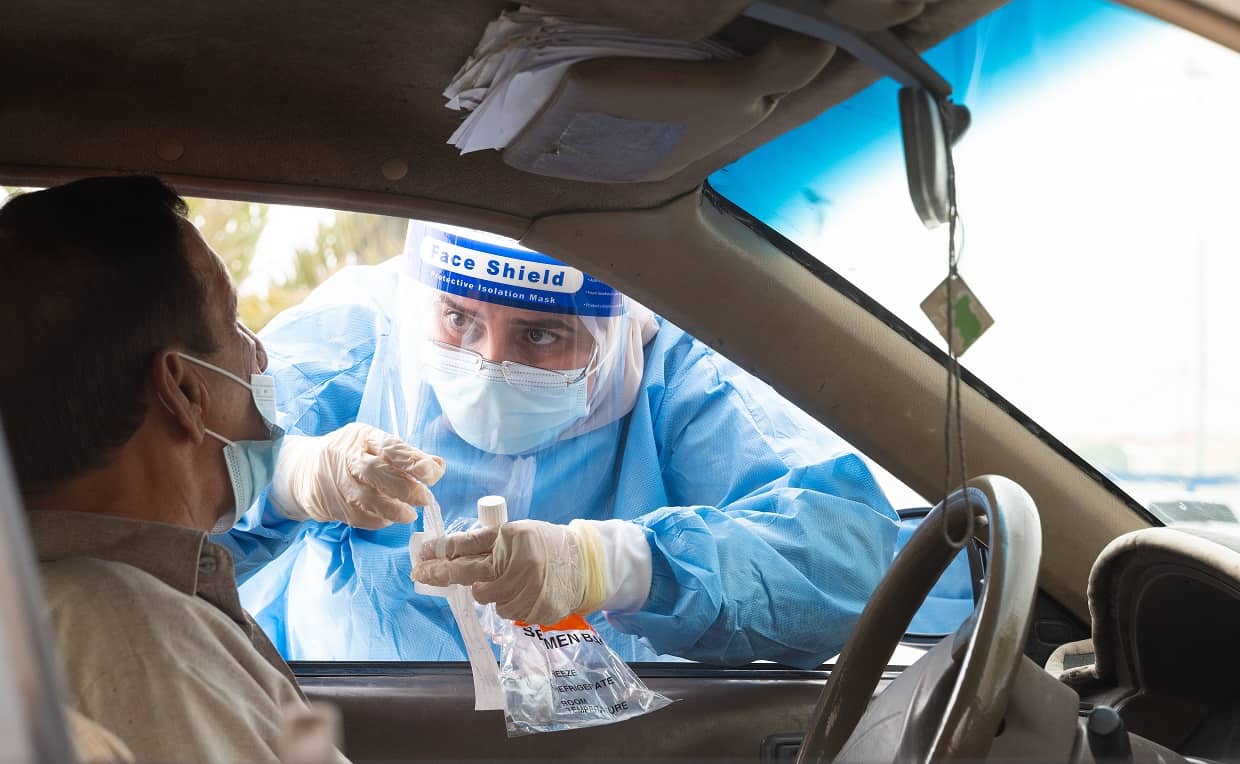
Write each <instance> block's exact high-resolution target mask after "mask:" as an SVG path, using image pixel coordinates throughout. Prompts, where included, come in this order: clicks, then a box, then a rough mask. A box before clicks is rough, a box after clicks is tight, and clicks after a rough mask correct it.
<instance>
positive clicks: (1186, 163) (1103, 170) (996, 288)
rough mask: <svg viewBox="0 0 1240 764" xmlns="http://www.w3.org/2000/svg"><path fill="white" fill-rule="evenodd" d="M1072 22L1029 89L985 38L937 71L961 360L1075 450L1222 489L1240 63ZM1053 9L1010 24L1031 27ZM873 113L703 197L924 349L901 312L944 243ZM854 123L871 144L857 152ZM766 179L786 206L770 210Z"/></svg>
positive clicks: (1131, 26)
mask: <svg viewBox="0 0 1240 764" xmlns="http://www.w3.org/2000/svg"><path fill="white" fill-rule="evenodd" d="M1090 5H1091V3H1087V2H1081V3H1080V4H1079V5H1078V6H1075V7H1086V6H1090ZM1092 5H1093V6H1096V10H1097V12H1096V13H1094V14H1093V15H1092V16H1091V17H1090V18H1089V19H1088V20H1087V21H1088V23H1082V24H1078V25H1077V26H1075V27H1071V28H1069V27H1067V26H1065V27H1064V28H1063V31H1062V34H1059V33H1058V32H1057V34H1059V37H1058V38H1055V37H1051V36H1050V35H1046V34H1044V35H1043V36H1042V37H1040V38H1039V37H1038V36H1037V35H1036V34H1035V35H1034V36H1032V38H1031V39H1032V42H1031V43H1029V44H1028V46H1027V47H1026V48H1025V49H1024V53H1025V54H1027V55H1029V57H1030V60H1033V61H1036V64H1037V66H1036V69H1035V70H1034V71H1030V70H1029V68H1028V67H1025V68H1022V67H1021V66H1020V65H1014V64H1013V62H1012V61H1005V60H1003V57H1002V55H1000V54H999V52H998V51H997V50H995V49H994V48H993V47H991V48H989V49H988V48H987V45H986V42H987V37H986V35H984V34H982V35H979V37H978V39H977V40H975V41H969V42H970V44H972V43H973V42H976V43H977V45H976V47H975V48H967V46H959V48H958V49H957V50H956V51H954V52H952V51H949V53H952V54H953V56H954V58H951V59H950V60H947V61H946V64H947V67H946V69H947V70H948V71H945V74H951V73H952V72H955V73H956V75H957V76H958V77H961V76H962V77H963V79H955V80H953V81H954V82H956V83H957V84H958V85H959V84H960V83H962V82H963V83H965V85H964V87H958V91H959V92H960V93H961V94H962V95H963V98H964V101H965V103H966V104H968V105H969V106H970V108H971V109H972V110H973V124H972V127H971V128H970V130H969V132H968V134H967V135H966V136H965V137H964V139H963V140H962V141H961V142H960V144H958V146H957V147H956V152H955V156H956V167H957V177H958V198H959V206H960V210H961V216H962V219H963V225H964V251H963V257H962V260H961V265H960V269H961V274H962V275H963V277H964V279H965V280H966V281H967V283H968V284H969V285H970V287H971V288H972V289H973V291H974V292H975V293H976V295H977V296H978V297H979V298H980V300H981V301H982V303H983V304H984V305H985V306H986V308H987V309H988V310H989V312H990V313H991V314H992V315H993V316H994V318H995V319H996V324H995V326H994V327H993V328H992V329H991V330H990V331H989V332H988V333H987V334H986V335H984V336H983V337H982V338H981V339H980V340H979V341H978V342H977V344H976V345H974V346H973V347H972V348H970V349H969V350H968V352H967V353H966V354H965V356H964V358H963V361H964V364H965V365H966V366H967V367H968V368H969V369H970V370H972V371H974V372H975V373H977V374H978V375H979V376H980V377H981V378H982V379H983V380H985V381H986V382H987V383H988V384H989V385H991V386H992V387H993V388H995V389H996V390H997V391H998V392H999V393H1000V394H1002V395H1004V396H1005V397H1006V398H1007V399H1008V400H1009V401H1011V402H1013V403H1014V404H1015V405H1016V406H1017V407H1019V408H1021V409H1022V410H1024V411H1025V413H1027V414H1029V415H1031V416H1032V417H1033V418H1034V419H1035V420H1036V421H1038V422H1039V424H1041V425H1043V426H1044V427H1046V428H1047V429H1048V430H1050V431H1051V432H1053V433H1055V434H1057V435H1058V436H1059V437H1060V438H1061V439H1062V440H1065V441H1066V442H1068V443H1069V445H1072V446H1073V447H1078V448H1084V447H1088V446H1091V445H1098V444H1100V443H1101V444H1106V443H1111V444H1118V445H1119V446H1121V447H1122V448H1123V450H1124V452H1125V458H1126V459H1127V460H1128V463H1129V466H1130V467H1131V468H1132V469H1138V470H1145V471H1150V470H1153V471H1167V472H1174V473H1178V474H1193V473H1195V472H1198V471H1200V472H1205V473H1228V474H1233V475H1240V396H1238V395H1237V394H1236V393H1237V389H1236V388H1237V385H1236V380H1240V352H1237V351H1238V349H1240V342H1237V340H1240V336H1238V335H1240V299H1237V297H1236V295H1235V290H1236V289H1237V285H1240V227H1238V226H1240V181H1238V179H1240V141H1236V140H1235V138H1234V136H1235V135H1237V134H1240V98H1238V97H1237V95H1236V94H1238V93H1240V55H1237V54H1235V53H1234V52H1232V51H1230V50H1227V49H1225V48H1222V47H1220V46H1217V45H1215V44H1213V43H1210V42H1208V41H1205V40H1202V39H1200V38H1197V37H1195V36H1194V35H1191V34H1189V33H1187V32H1183V31H1181V30H1178V29H1174V28H1171V27H1168V26H1166V25H1164V24H1162V23H1160V22H1156V21H1153V20H1149V19H1147V18H1145V17H1142V16H1140V15H1139V14H1136V13H1135V12H1131V11H1126V10H1123V11H1120V10H1118V9H1116V10H1112V9H1111V8H1110V7H1108V6H1106V5H1104V4H1102V3H1093V4H1092ZM1062 7H1064V6H1058V5H1048V3H1047V2H1046V0H1040V1H1039V0H1022V1H1021V2H1017V3H1013V5H1012V6H1011V8H1012V9H1013V11H1014V13H1016V14H1021V13H1023V14H1025V15H1026V17H1027V18H1026V19H1025V20H1030V19H1032V20H1033V21H1040V20H1043V19H1039V18H1038V15H1039V14H1040V13H1041V12H1042V9H1047V8H1052V9H1053V11H1052V12H1051V15H1053V14H1054V13H1056V12H1059V9H1060V8H1062ZM1057 21H1058V20H1057ZM1009 22H1010V20H1005V21H992V22H991V23H992V24H995V25H999V24H1008V23H1009ZM1000 31H1002V32H1004V33H1011V31H1012V30H1011V28H1007V27H1005V28H1003V29H1001V30H1000ZM960 49H965V54H964V55H962V54H961V52H960ZM996 57H998V59H999V60H998V61H997V62H996V60H995V59H996ZM944 63H945V62H944V60H943V56H940V58H939V61H938V64H937V65H939V66H940V67H943V66H944ZM961 73H963V74H961ZM949 78H950V77H949ZM880 97H881V98H882V99H885V100H883V101H882V102H881V103H880V102H878V101H877V100H875V99H877V98H880ZM958 97H959V96H958ZM875 99H871V100H872V101H874V102H873V103H867V102H865V101H864V100H863V99H858V101H857V103H855V104H852V105H849V104H846V105H845V107H844V108H843V109H842V110H841V111H840V112H838V113H837V114H838V115H842V116H836V117H831V115H832V112H828V113H827V115H824V117H823V118H821V119H822V124H821V125H819V126H818V127H817V128H813V127H809V128H806V130H805V132H804V133H803V134H802V135H801V136H800V137H799V138H797V139H796V140H793V141H790V143H791V145H790V146H788V147H786V148H785V150H784V151H785V156H783V157H780V156H779V154H778V152H777V151H775V150H774V149H775V148H777V147H772V150H771V151H769V152H768V153H767V155H766V156H762V155H761V153H760V152H755V156H753V157H751V162H752V164H750V165H746V164H745V163H744V161H742V162H738V163H737V165H736V166H734V167H733V168H730V172H726V171H725V173H721V174H719V175H717V176H716V177H715V178H712V183H714V184H716V186H717V187H719V188H720V190H721V191H722V192H723V193H724V194H725V195H728V196H729V197H730V198H732V199H733V200H734V201H737V202H738V203H739V204H740V205H741V206H742V207H745V208H746V209H750V210H751V211H754V212H755V214H759V216H760V217H763V218H764V219H765V220H767V221H768V222H769V223H771V224H772V225H773V226H774V227H776V228H778V229H779V230H781V232H783V233H785V235H789V236H790V238H792V239H793V240H794V241H796V242H797V243H798V244H800V245H801V246H802V247H804V248H805V249H807V250H808V251H809V252H811V253H813V254H815V255H816V256H818V257H820V258H821V259H822V260H823V261H824V262H826V263H827V264H828V265H830V266H831V267H832V268H834V269H835V270H837V271H838V272H840V273H841V274H843V275H844V276H845V277H847V278H848V279H850V280H852V281H853V282H854V283H855V284H857V285H858V286H860V287H861V288H862V289H863V290H864V291H866V292H867V293H869V294H870V295H871V296H873V297H875V298H876V299H878V300H879V301H880V302H882V303H883V304H884V305H886V306H887V307H888V308H890V309H891V310H892V311H893V312H895V313H896V314H897V315H898V316H900V317H901V318H902V319H904V320H905V321H907V322H908V323H909V324H910V325H912V326H913V327H914V328H916V329H917V330H919V331H921V332H922V333H923V334H925V335H926V336H927V337H931V338H933V339H934V340H936V341H937V342H938V344H939V346H940V347H942V346H943V342H942V340H941V338H939V336H938V334H937V332H936V330H935V329H934V328H933V326H932V324H931V323H930V321H929V319H927V318H926V317H925V316H924V315H923V314H922V313H921V310H920V307H919V306H920V303H921V301H922V300H923V299H924V298H925V297H926V295H928V294H929V293H930V291H931V290H932V289H933V288H934V287H936V286H937V285H938V284H939V282H940V281H941V280H942V279H943V277H944V276H945V274H946V231H945V228H946V227H944V228H942V229H938V230H934V231H928V230H926V229H925V227H924V226H923V225H922V224H921V222H920V220H919V219H918V218H917V216H916V214H915V212H914V211H913V208H912V205H911V202H910V201H909V199H908V192H907V184H906V182H905V179H904V174H903V173H904V170H903V163H902V160H903V157H902V151H901V148H900V144H899V137H898V134H897V133H896V130H895V126H896V124H897V123H896V114H895V109H894V100H895V98H894V87H892V88H890V89H889V90H888V91H887V92H883V93H878V94H877V95H876V96H875ZM888 102H890V106H889V108H888V109H887V110H886V111H883V109H884V108H885V107H887V106H888ZM848 108H852V109H854V110H857V113H852V114H850V113H849V112H848ZM862 109H869V110H871V111H872V112H873V116H871V115H869V114H860V113H859V111H860V110H862ZM832 119H834V120H835V121H834V122H832V121H831V120H832ZM867 120H868V121H867ZM883 120H885V122H883ZM857 124H863V125H865V126H866V127H867V129H868V130H870V132H882V128H875V125H886V128H885V134H884V137H883V138H882V139H879V140H872V139H871V140H870V142H869V143H859V142H856V141H854V140H853V136H851V135H850V134H849V132H848V131H849V129H853V128H854V127H855V126H856V125H857ZM814 129H817V132H816V133H815V132H812V131H813V130H814ZM790 135H791V134H790ZM797 141H799V144H798V143H797ZM833 141H834V143H833ZM837 146H845V147H847V148H843V149H842V148H837ZM832 150H835V151H838V152H840V153H839V154H838V155H837V156H835V157H834V160H835V161H834V165H833V166H832V167H831V169H829V170H825V171H823V172H821V173H820V175H819V176H818V177H806V176H805V174H806V170H805V160H806V157H809V158H811V159H812V158H813V157H815V156H816V155H818V154H822V155H823V156H824V157H825V156H826V154H827V153H828V152H830V151H832ZM794 158H798V159H800V160H801V162H800V164H799V165H795V166H793V167H792V168H791V169H776V170H775V171H773V174H771V173H772V171H770V170H763V169H762V168H770V167H772V166H775V165H777V164H778V161H773V160H778V159H782V160H783V161H784V163H786V164H789V165H793V164H794V163H793V162H792V161H791V160H793V159H794ZM821 166H824V167H825V166H826V164H825V160H824V164H823V165H821ZM763 172H766V173H768V175H766V176H764V175H763V174H762V173H763ZM781 173H783V174H782V175H781ZM796 174H800V176H801V177H797V176H796ZM764 177H773V178H775V182H776V183H779V182H784V183H790V182H794V181H795V182H803V186H804V189H805V190H803V191H802V192H801V194H800V195H799V196H797V195H792V196H787V195H785V197H784V198H782V199H772V198H771V196H770V194H769V193H766V196H763V193H764V192H765V190H766V189H768V188H770V187H771V186H769V185H768V186H765V187H764V186H763V185H762V183H761V181H762V179H763V178H764ZM716 181H719V182H718V183H717V182H716ZM744 184H748V186H746V185H744ZM787 187H788V188H793V189H795V188H797V186H796V185H795V184H794V185H790V186H787ZM751 188H752V189H758V190H757V191H756V192H754V193H753V194H750V195H749V196H748V197H747V196H746V195H747V193H749V189H751ZM814 202H819V203H816V204H815V203H814ZM1238 506H1240V505H1238Z"/></svg>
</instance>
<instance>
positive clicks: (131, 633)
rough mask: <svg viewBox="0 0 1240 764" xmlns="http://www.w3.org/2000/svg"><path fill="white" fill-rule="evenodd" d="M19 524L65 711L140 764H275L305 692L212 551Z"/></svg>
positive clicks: (34, 518) (221, 552)
mask: <svg viewBox="0 0 1240 764" xmlns="http://www.w3.org/2000/svg"><path fill="white" fill-rule="evenodd" d="M27 517H28V519H29V521H30V526H31V532H32V534H33V536H34V541H35V546H36V548H37V551H38V557H39V567H40V568H41V570H42V573H43V583H44V587H45V590H46V591H45V594H46V598H47V605H48V613H49V619H50V621H51V626H52V630H53V632H54V634H55V637H56V643H57V647H58V654H59V657H60V659H61V663H62V665H63V668H64V672H65V678H66V680H67V684H68V687H69V693H70V698H69V702H70V704H71V705H72V706H73V707H74V708H76V709H78V710H79V711H81V712H82V713H83V714H85V715H86V716H88V717H89V718H90V719H92V720H94V721H95V722H97V723H98V724H100V725H102V726H103V727H104V728H106V729H108V730H110V731H111V732H113V733H115V734H116V735H117V736H118V737H119V738H120V739H121V740H122V741H124V743H125V745H127V746H128V747H129V749H130V750H131V751H132V752H133V754H134V756H135V757H136V758H137V760H138V761H140V762H148V761H149V762H173V761H176V762H181V761H202V762H228V763H230V764H231V762H242V761H245V762H250V761H260V762H276V761H278V755H277V753H278V748H279V734H280V725H281V719H282V718H285V717H286V716H287V715H288V714H292V713H296V712H299V711H301V710H303V709H304V708H305V707H306V700H305V696H304V695H303V694H302V692H301V690H300V688H299V687H298V686H297V680H296V679H295V678H294V677H293V673H292V671H291V670H290V669H289V667H288V664H286V663H285V662H284V660H283V659H282V658H281V657H280V655H279V653H278V652H276V649H275V647H274V646H272V644H271V642H270V641H269V640H268V639H267V637H266V635H265V634H263V631H262V629H260V628H259V627H258V625H257V624H255V622H254V620H253V619H252V618H250V616H249V614H247V613H246V612H245V611H244V610H243V609H242V608H241V600H240V597H239V596H238V593H237V585H236V582H235V580H234V578H233V566H232V558H231V557H230V556H229V554H228V552H227V551H226V550H225V549H224V548H223V547H220V546H217V545H216V544H212V543H211V542H210V541H208V540H207V534H205V533H203V532H201V531H196V530H192V529H187V528H182V527H179V526H174V525H166V524H163V523H149V522H139V521H134V520H125V519H121V518H117V517H110V516H105V515H92V514H82V513H77V512H31V513H29V514H28V515H27ZM339 758H340V759H342V760H343V757H339Z"/></svg>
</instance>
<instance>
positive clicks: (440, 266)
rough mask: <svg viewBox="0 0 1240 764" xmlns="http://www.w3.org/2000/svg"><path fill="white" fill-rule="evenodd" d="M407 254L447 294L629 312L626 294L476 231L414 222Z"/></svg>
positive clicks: (415, 271) (607, 313)
mask: <svg viewBox="0 0 1240 764" xmlns="http://www.w3.org/2000/svg"><path fill="white" fill-rule="evenodd" d="M405 255H406V262H407V267H408V268H409V272H410V275H411V276H413V277H414V279H415V280H416V281H419V282H421V283H422V284H425V285H426V286H429V287H431V288H433V289H436V290H438V291H440V292H443V293H445V294H450V295H456V296H458V297H466V298H469V299H473V300H480V301H482V302H489V303H493V304H495V305H504V306H507V307H511V308H520V309H523V310H537V311H543V312H547V313H560V314H565V315H573V316H580V317H595V318H608V317H616V316H620V315H623V314H624V305H625V302H624V297H623V296H622V295H621V294H620V293H619V292H617V291H616V290H615V289H612V288H611V287H610V286H608V285H607V284H604V283H603V282H602V281H599V280H598V279H596V278H594V277H593V276H590V275H589V274H587V273H583V272H582V271H579V270H577V269H576V268H573V267H571V266H568V265H564V264H563V263H560V262H559V261H557V260H554V259H552V258H550V257H547V256H546V255H542V254H539V253H537V252H534V251H532V250H528V249H524V248H518V247H514V246H512V245H507V244H504V243H500V242H498V241H495V240H494V239H492V238H490V237H487V238H483V236H481V235H478V234H475V233H473V232H469V234H466V233H461V232H456V231H453V230H450V229H442V228H439V227H434V226H429V225H420V224H417V223H412V224H410V227H409V235H408V238H407V239H406V243H405Z"/></svg>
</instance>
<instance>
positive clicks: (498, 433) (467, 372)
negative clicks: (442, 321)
mask: <svg viewBox="0 0 1240 764" xmlns="http://www.w3.org/2000/svg"><path fill="white" fill-rule="evenodd" d="M427 352H428V354H429V355H428V363H427V372H428V373H427V379H428V380H429V381H430V384H431V387H432V388H433V389H434V391H435V397H436V398H438V399H439V405H440V406H441V407H442V408H443V412H444V415H445V416H447V418H448V422H449V423H450V424H451V425H452V429H453V430H455V431H456V434H457V435H460V436H461V439H462V440H464V441H465V442H466V443H469V444H470V445H471V446H473V447H474V448H478V449H481V450H483V451H486V452H487V453H491V454H502V455H512V454H521V453H525V452H526V451H531V450H533V449H535V448H538V447H540V446H544V445H547V444H548V443H551V442H552V441H554V440H555V439H556V438H558V437H559V436H560V434H561V433H563V432H564V431H565V430H567V429H568V428H569V427H571V426H573V425H574V424H576V423H577V422H579V421H581V419H582V418H584V417H585V415H586V413H587V411H588V410H589V408H588V406H587V403H586V381H587V378H588V376H589V375H587V374H586V373H585V371H586V370H585V369H573V370H569V371H546V370H542V369H535V368H532V367H529V366H522V365H520V364H499V363H494V362H491V361H486V360H483V359H482V358H481V357H480V356H478V355H476V354H474V353H471V352H469V351H465V350H461V349H459V348H452V347H447V346H445V345H443V344H441V343H437V342H432V343H428V350H427Z"/></svg>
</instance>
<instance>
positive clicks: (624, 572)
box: [413, 520, 651, 625]
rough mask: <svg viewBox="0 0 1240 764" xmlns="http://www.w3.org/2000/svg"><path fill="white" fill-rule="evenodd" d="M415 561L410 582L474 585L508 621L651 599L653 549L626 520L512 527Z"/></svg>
mask: <svg viewBox="0 0 1240 764" xmlns="http://www.w3.org/2000/svg"><path fill="white" fill-rule="evenodd" d="M419 557H420V559H419V561H418V563H417V565H415V566H414V569H413V578H414V579H415V580H417V581H420V582H422V583H424V584H429V585H431V586H447V585H448V584H465V585H472V587H473V594H474V599H476V600H477V601H478V602H484V603H485V602H494V603H495V611H496V612H497V613H498V614H499V615H500V616H501V617H503V618H507V619H509V620H513V621H525V622H526V623H537V624H548V625H549V624H553V623H556V622H558V621H560V620H562V619H563V618H564V617H565V616H567V615H568V614H570V613H581V614H583V615H584V614H588V613H592V612H594V611H596V610H637V609H638V608H640V607H641V606H642V605H643V604H644V603H645V601H646V598H647V597H648V596H649V594H650V571H651V561H650V546H649V544H648V543H647V542H646V536H645V532H644V531H643V529H642V528H641V526H638V525H636V524H634V523H630V522H628V521H625V520H601V521H600V520H574V521H572V522H571V523H569V524H568V525H555V524H553V523H547V522H543V521H541V520H517V521H515V522H511V523H505V524H504V525H501V526H500V527H499V528H478V529H475V530H472V531H468V532H466V533H453V534H450V535H447V536H443V537H441V538H438V539H435V540H434V541H433V542H427V543H426V544H424V545H423V546H422V551H421V553H420V554H419Z"/></svg>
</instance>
